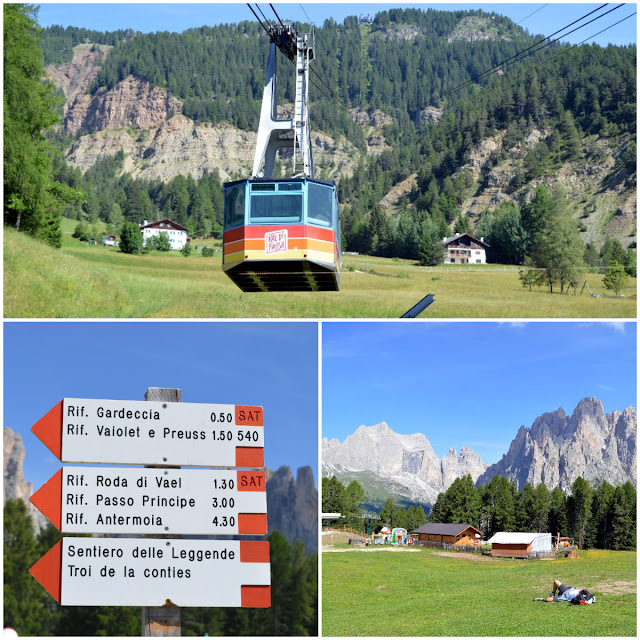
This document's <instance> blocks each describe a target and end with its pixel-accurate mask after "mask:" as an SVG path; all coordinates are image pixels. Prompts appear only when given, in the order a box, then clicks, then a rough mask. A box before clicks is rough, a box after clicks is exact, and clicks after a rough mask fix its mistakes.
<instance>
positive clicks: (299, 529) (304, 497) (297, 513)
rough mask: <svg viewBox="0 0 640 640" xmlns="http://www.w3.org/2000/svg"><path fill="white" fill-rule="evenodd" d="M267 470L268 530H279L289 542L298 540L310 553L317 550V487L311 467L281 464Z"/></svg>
mask: <svg viewBox="0 0 640 640" xmlns="http://www.w3.org/2000/svg"><path fill="white" fill-rule="evenodd" d="M265 471H266V472H267V521H268V529H269V532H271V531H274V530H275V529H277V530H278V531H279V532H280V533H281V534H282V535H283V536H284V537H285V538H286V539H287V540H288V541H289V542H290V543H292V544H293V542H294V541H295V540H296V539H298V540H300V541H301V542H303V543H304V544H305V547H306V548H307V552H308V553H315V552H316V551H317V550H318V490H317V489H316V486H315V482H314V477H313V470H312V469H311V467H300V469H298V474H297V481H296V480H295V479H294V477H293V473H292V472H291V468H290V467H288V466H284V465H283V466H281V467H280V468H279V469H277V470H276V471H271V470H270V469H265Z"/></svg>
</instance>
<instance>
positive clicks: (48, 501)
mask: <svg viewBox="0 0 640 640" xmlns="http://www.w3.org/2000/svg"><path fill="white" fill-rule="evenodd" d="M30 500H31V503H32V504H33V505H34V506H35V507H37V508H38V509H39V510H40V511H41V512H42V513H43V514H44V515H45V516H46V517H47V518H49V520H51V523H52V524H53V526H54V527H55V528H56V529H57V530H58V531H60V530H61V527H62V469H60V470H59V471H58V473H56V474H55V475H54V476H53V477H52V478H49V480H47V482H45V484H43V485H42V486H41V487H40V488H39V489H38V490H37V491H36V492H35V493H34V494H33V495H32V496H31V498H30Z"/></svg>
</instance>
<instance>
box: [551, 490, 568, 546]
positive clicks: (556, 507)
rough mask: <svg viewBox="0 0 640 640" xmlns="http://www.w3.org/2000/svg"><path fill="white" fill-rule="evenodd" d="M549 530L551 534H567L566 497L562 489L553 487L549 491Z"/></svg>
mask: <svg viewBox="0 0 640 640" xmlns="http://www.w3.org/2000/svg"><path fill="white" fill-rule="evenodd" d="M549 530H550V531H551V533H553V535H560V536H568V535H569V524H568V520H567V499H566V496H565V495H564V492H563V491H562V489H559V488H558V487H555V489H553V491H552V492H551V501H550V507H549Z"/></svg>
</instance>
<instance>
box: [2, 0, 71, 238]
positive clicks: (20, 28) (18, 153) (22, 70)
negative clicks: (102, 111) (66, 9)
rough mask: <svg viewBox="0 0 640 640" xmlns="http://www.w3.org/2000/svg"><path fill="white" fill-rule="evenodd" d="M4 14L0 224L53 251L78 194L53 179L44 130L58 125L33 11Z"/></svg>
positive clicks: (23, 8) (18, 8)
mask: <svg viewBox="0 0 640 640" xmlns="http://www.w3.org/2000/svg"><path fill="white" fill-rule="evenodd" d="M3 12H4V92H3V120H4V221H5V224H9V225H12V226H13V227H15V228H16V229H17V230H19V231H25V232H26V233H29V234H31V235H33V236H36V237H38V238H41V239H43V240H45V241H46V242H47V243H49V244H50V245H52V246H54V247H59V246H60V244H61V242H62V232H61V230H60V219H61V217H62V212H63V211H64V210H65V208H66V207H67V205H70V204H74V203H76V204H77V203H79V202H81V201H82V198H83V194H82V193H81V192H80V191H78V190H76V189H72V188H70V187H68V186H66V185H63V184H61V183H59V182H57V181H55V180H54V179H53V173H52V166H51V155H52V147H51V145H50V144H49V143H48V142H47V140H46V138H45V130H46V129H48V128H49V127H51V126H52V125H53V124H54V123H55V122H56V121H57V120H58V116H57V114H56V113H55V108H56V104H57V102H56V98H54V96H53V92H52V86H53V85H51V84H49V83H43V82H42V78H43V77H44V76H45V72H44V68H43V59H42V51H41V50H40V47H39V38H40V33H41V30H40V28H39V27H38V25H37V23H36V15H37V8H36V7H35V6H33V5H26V4H5V5H3Z"/></svg>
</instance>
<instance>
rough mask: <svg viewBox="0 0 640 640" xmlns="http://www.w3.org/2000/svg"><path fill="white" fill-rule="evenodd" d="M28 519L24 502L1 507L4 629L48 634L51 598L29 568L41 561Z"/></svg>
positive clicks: (13, 501)
mask: <svg viewBox="0 0 640 640" xmlns="http://www.w3.org/2000/svg"><path fill="white" fill-rule="evenodd" d="M38 551H39V550H38V547H37V545H36V540H35V536H34V531H33V523H32V521H31V517H30V516H29V514H28V513H27V505H26V504H25V503H24V501H23V500H7V502H6V504H5V506H4V551H3V559H4V626H5V627H11V628H13V629H15V630H16V631H17V632H18V635H21V636H23V635H26V636H39V635H43V634H44V633H46V632H47V627H48V626H49V625H48V624H47V621H48V619H49V618H50V616H49V613H50V611H49V608H48V602H47V598H51V596H50V595H49V594H48V593H47V592H46V591H45V590H44V589H43V588H42V587H41V586H40V584H39V583H38V582H37V581H36V580H35V579H34V578H33V577H32V576H31V574H30V573H29V569H30V568H31V567H32V566H33V565H34V564H35V563H36V562H37V560H39V559H40V556H39V553H38Z"/></svg>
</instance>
